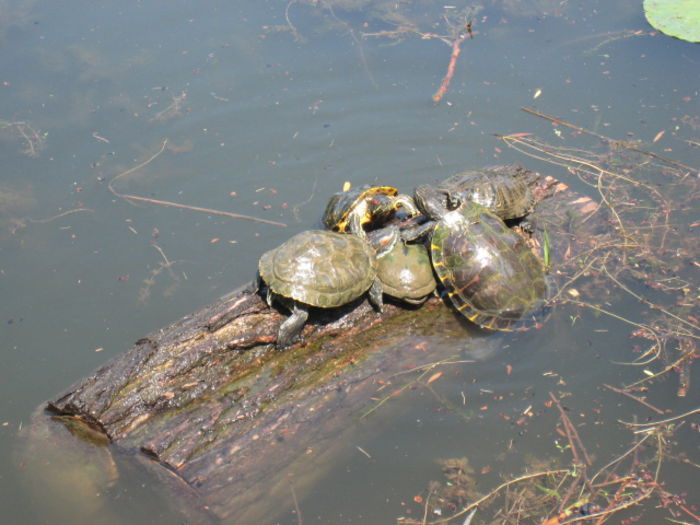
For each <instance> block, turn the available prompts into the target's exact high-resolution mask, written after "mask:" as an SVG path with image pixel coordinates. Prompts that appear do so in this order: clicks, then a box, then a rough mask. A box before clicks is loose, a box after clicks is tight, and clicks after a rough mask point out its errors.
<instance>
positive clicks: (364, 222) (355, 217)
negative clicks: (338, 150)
mask: <svg viewBox="0 0 700 525" xmlns="http://www.w3.org/2000/svg"><path fill="white" fill-rule="evenodd" d="M399 208H404V210H405V211H406V212H407V213H408V214H409V215H416V214H417V213H418V210H417V209H416V207H415V205H414V204H413V199H412V198H411V197H410V196H409V195H404V194H399V191H398V190H397V189H396V188H393V187H391V186H370V185H364V186H358V187H357V188H351V189H349V190H347V191H341V192H338V193H335V194H333V195H332V196H331V198H330V199H329V201H328V204H327V205H326V210H325V212H324V213H323V225H324V227H325V228H326V229H328V230H332V231H337V232H341V233H345V232H350V233H354V234H355V235H359V236H360V237H364V236H365V227H366V226H383V225H384V224H385V223H386V222H388V221H389V220H390V219H391V218H392V217H393V216H394V215H395V214H396V211H397V210H398V209H399Z"/></svg>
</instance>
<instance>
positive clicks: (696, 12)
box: [644, 0, 700, 42]
mask: <svg viewBox="0 0 700 525" xmlns="http://www.w3.org/2000/svg"><path fill="white" fill-rule="evenodd" d="M644 14H645V15H646V17H647V22H649V23H650V24H651V25H652V26H654V27H655V28H656V29H658V30H659V31H661V32H662V33H666V34H667V35H670V36H675V37H676V38H680V39H681V40H687V41H688V42H700V1H699V0H644Z"/></svg>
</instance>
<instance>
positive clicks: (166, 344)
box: [47, 177, 605, 522]
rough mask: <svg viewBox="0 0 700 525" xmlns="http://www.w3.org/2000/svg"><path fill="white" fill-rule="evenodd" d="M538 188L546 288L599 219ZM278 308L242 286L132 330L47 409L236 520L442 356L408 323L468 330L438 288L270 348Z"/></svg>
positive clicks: (337, 312)
mask: <svg viewBox="0 0 700 525" xmlns="http://www.w3.org/2000/svg"><path fill="white" fill-rule="evenodd" d="M536 195H537V201H538V205H537V207H536V212H535V220H536V223H535V226H536V232H535V235H534V239H533V240H534V241H539V247H535V248H534V249H538V250H541V246H542V244H543V238H542V235H543V231H544V229H545V226H546V230H547V232H548V237H549V244H550V258H551V260H552V261H554V264H553V267H552V271H551V276H552V279H553V280H554V281H555V288H556V283H557V282H558V283H559V284H561V283H562V282H564V281H566V279H567V277H568V276H570V275H571V273H572V271H573V270H572V269H571V268H569V267H568V266H567V264H566V261H569V260H570V259H571V257H572V256H573V255H574V254H576V253H579V252H581V251H583V250H585V249H587V248H588V247H589V240H590V239H591V238H592V237H594V236H595V235H597V233H598V232H600V231H602V230H601V229H604V228H605V222H604V219H603V216H602V214H601V213H600V212H599V211H596V210H597V207H596V205H595V203H594V202H593V201H591V199H589V198H586V197H581V196H580V195H576V194H574V193H572V192H571V191H569V190H568V188H567V187H566V186H565V185H564V184H562V183H560V182H558V181H556V180H554V179H552V178H545V177H542V178H541V179H540V180H539V182H538V185H537V190H536ZM584 217H589V219H590V220H582V219H583V218H584ZM574 232H575V233H574ZM535 244H537V242H535ZM557 261H558V262H557ZM284 318H285V317H284V316H283V315H281V314H280V313H278V312H277V311H276V310H274V309H270V308H268V306H267V305H266V303H265V302H264V301H263V300H262V299H261V298H260V296H259V295H257V294H256V293H254V292H253V291H251V287H250V285H248V286H246V287H243V288H241V289H239V290H236V291H234V292H232V293H230V294H228V295H227V296H225V297H223V298H222V299H220V300H218V301H216V302H214V303H213V304H211V305H209V306H207V307H205V308H203V309H201V310H199V311H198V312H195V313H193V314H191V315H188V316H186V317H184V318H182V319H180V320H178V321H176V322H174V323H173V324H171V325H169V326H166V327H164V328H162V329H160V330H158V331H156V332H154V333H152V334H149V335H148V336H147V337H145V338H143V339H140V340H139V341H137V342H136V343H135V344H134V345H133V346H132V347H131V348H130V349H129V350H127V351H126V352H125V353H124V354H122V355H121V356H119V357H117V358H116V359H114V360H113V361H111V362H109V363H107V364H106V365H104V366H103V367H101V368H99V369H98V370H96V371H95V372H94V373H93V374H92V375H91V376H89V377H87V378H84V379H82V380H81V381H79V382H77V383H76V384H75V385H73V386H72V387H70V388H69V389H68V390H67V391H66V392H65V393H64V394H63V395H61V396H60V397H58V398H57V399H55V400H53V401H51V402H49V403H48V405H47V408H48V411H49V412H50V413H51V414H53V415H54V416H56V417H57V418H58V419H60V420H63V421H64V422H67V421H70V422H71V423H72V424H73V425H75V424H78V425H82V426H84V427H86V428H89V429H90V430H91V432H92V433H93V434H95V433H96V435H98V436H102V437H103V438H104V439H108V440H109V441H110V443H111V444H112V446H113V447H116V448H117V449H118V450H121V451H127V452H131V453H133V452H136V453H137V455H140V456H141V457H142V458H148V459H149V461H148V462H146V463H147V464H148V465H149V467H150V468H153V469H155V470H156V471H160V472H161V474H163V473H167V475H165V477H169V478H172V479H174V480H175V482H174V484H173V486H174V487H180V489H181V488H182V487H187V492H188V498H187V499H186V500H184V499H183V501H187V502H188V503H187V505H192V504H193V503H192V501H193V498H194V500H196V501H197V503H196V504H197V505H200V507H201V509H205V510H206V512H208V513H210V514H212V515H213V516H215V517H217V518H222V519H235V520H236V521H239V520H242V521H240V522H243V521H247V518H251V516H253V512H257V511H255V510H252V509H254V508H255V505H254V503H255V501H256V500H260V499H262V498H265V499H266V500H267V501H268V502H269V501H273V500H272V499H271V494H274V493H275V491H277V490H280V491H285V492H286V493H287V494H288V493H289V488H288V483H289V480H288V477H286V476H288V475H292V474H293V475H294V476H296V477H295V483H297V484H300V483H303V481H301V480H302V479H309V480H310V479H312V478H313V477H314V476H317V475H319V474H320V473H321V471H320V466H321V465H322V464H323V461H321V460H322V458H323V457H324V454H330V453H332V451H333V444H334V443H337V442H338V436H339V435H340V434H342V433H343V431H344V430H345V429H347V428H348V427H349V426H350V425H351V422H352V421H353V417H356V416H358V414H360V413H361V412H362V411H363V410H366V409H367V408H369V407H371V406H372V405H371V403H372V401H370V398H371V397H372V396H373V395H374V394H375V392H376V391H377V389H378V381H379V380H381V379H382V378H385V377H388V376H389V375H391V374H394V373H396V372H397V371H401V370H405V368H406V365H407V363H415V362H416V361H417V359H422V360H423V362H429V361H430V360H431V359H436V358H439V352H440V351H441V350H440V349H438V348H435V349H432V348H429V349H428V350H427V351H426V350H425V349H424V348H422V349H420V351H419V350H417V349H416V344H415V342H416V336H417V335H418V336H422V335H426V334H431V333H439V334H440V335H442V336H445V335H446V334H448V336H449V334H454V337H460V338H464V337H465V335H466V334H468V328H467V327H466V326H465V322H462V321H461V320H460V318H459V317H458V316H457V315H456V314H455V313H454V312H453V311H452V310H451V309H450V308H448V307H447V306H446V305H445V304H444V303H443V302H442V301H441V300H440V299H437V298H434V299H431V300H430V301H428V302H427V303H426V304H425V305H423V306H422V307H420V308H408V307H402V306H397V305H394V304H388V305H386V308H385V311H384V313H383V314H382V315H379V314H377V313H375V311H374V310H373V309H372V308H371V306H369V304H367V302H366V301H358V302H355V303H353V304H350V305H347V306H346V307H343V308H339V309H334V310H332V311H325V310H323V311H322V310H318V311H312V315H311V317H310V320H309V323H308V324H307V326H306V327H305V329H304V333H303V336H304V343H302V344H295V345H294V346H293V347H292V348H290V349H288V350H285V351H282V352H280V351H277V350H275V348H274V341H275V337H276V333H277V329H278V326H279V324H280V322H281V321H283V320H284ZM163 477H164V476H163V475H161V476H160V478H161V479H162V478H163ZM297 486H298V485H297ZM180 489H176V490H180ZM193 495H194V496H193Z"/></svg>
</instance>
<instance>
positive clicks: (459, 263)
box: [414, 185, 546, 331]
mask: <svg viewBox="0 0 700 525" xmlns="http://www.w3.org/2000/svg"><path fill="white" fill-rule="evenodd" d="M414 199H415V202H416V205H417V206H418V208H419V209H420V211H421V212H422V213H423V214H425V215H426V216H428V217H429V218H430V219H432V220H431V221H430V222H428V223H427V224H426V225H423V226H422V227H420V228H419V229H418V231H417V232H415V233H414V236H415V234H418V235H420V234H422V233H423V232H428V233H429V235H430V256H431V259H432V262H433V268H434V269H435V273H436V274H437V276H438V278H439V280H440V281H441V282H442V284H443V286H444V287H445V289H446V290H447V295H448V297H449V298H450V301H451V302H452V304H453V305H454V306H455V308H456V309H457V310H458V311H459V312H460V313H461V314H462V315H464V316H465V317H466V318H467V319H469V320H470V321H472V322H473V323H475V324H477V325H478V326H480V327H482V328H487V329H491V330H504V331H510V330H512V329H513V328H514V326H515V325H516V323H518V321H520V320H521V319H522V318H523V317H524V316H525V315H526V314H528V313H530V312H532V311H534V310H535V309H536V308H538V307H539V306H540V305H541V304H542V302H543V300H544V298H545V294H546V284H545V273H544V266H543V264H542V261H540V259H539V258H538V257H537V256H536V255H535V254H534V253H532V251H531V250H530V248H528V246H527V245H526V244H525V241H524V239H523V238H522V237H521V236H520V235H517V234H516V233H514V232H513V231H512V230H510V229H509V228H508V227H507V226H506V224H505V223H504V222H503V220H502V219H501V218H500V217H498V216H497V215H495V214H494V213H492V212H490V211H489V210H488V209H486V208H484V207H483V206H482V205H480V204H478V203H476V202H472V201H461V200H460V199H455V195H454V194H451V193H449V192H446V191H445V190H444V189H440V188H436V187H434V186H427V185H424V186H419V187H418V188H416V190H415V193H414Z"/></svg>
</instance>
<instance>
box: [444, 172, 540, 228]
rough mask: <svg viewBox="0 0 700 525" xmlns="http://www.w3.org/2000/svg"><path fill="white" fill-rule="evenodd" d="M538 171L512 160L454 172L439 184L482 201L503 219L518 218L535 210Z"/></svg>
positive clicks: (464, 198)
mask: <svg viewBox="0 0 700 525" xmlns="http://www.w3.org/2000/svg"><path fill="white" fill-rule="evenodd" d="M538 178H539V175H538V174H537V173H535V172H533V171H530V170H528V169H525V168H523V167H522V166H518V165H517V164H511V165H509V166H490V167H486V168H484V169H481V170H474V171H465V172H464V173H457V174H455V175H452V176H450V177H448V178H446V179H445V180H443V181H442V182H440V183H439V184H438V185H437V186H438V187H439V188H440V189H443V190H445V191H448V192H451V193H455V194H457V195H459V198H460V199H461V200H464V201H472V202H476V203H478V204H481V205H482V206H484V207H485V208H487V209H488V210H489V211H491V212H492V213H495V214H496V215H498V216H499V217H500V218H502V219H504V220H510V219H519V218H522V217H524V216H526V215H527V214H528V213H530V212H531V211H532V208H533V207H534V204H535V197H534V195H533V193H532V186H533V185H534V184H535V182H536V181H537V179H538Z"/></svg>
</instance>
